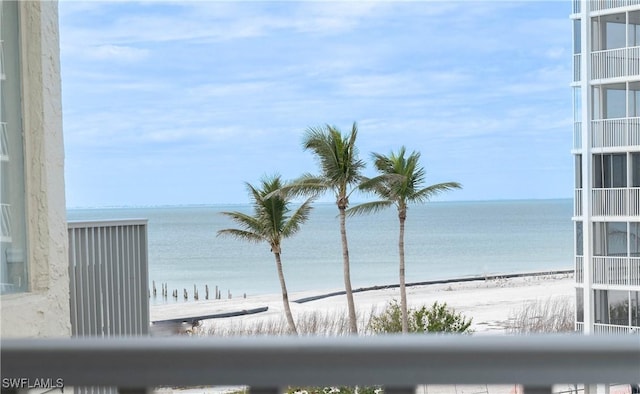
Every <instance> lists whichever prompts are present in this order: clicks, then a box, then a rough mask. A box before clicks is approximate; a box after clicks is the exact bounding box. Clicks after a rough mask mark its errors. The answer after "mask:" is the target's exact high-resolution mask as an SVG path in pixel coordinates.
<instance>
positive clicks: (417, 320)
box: [369, 300, 472, 334]
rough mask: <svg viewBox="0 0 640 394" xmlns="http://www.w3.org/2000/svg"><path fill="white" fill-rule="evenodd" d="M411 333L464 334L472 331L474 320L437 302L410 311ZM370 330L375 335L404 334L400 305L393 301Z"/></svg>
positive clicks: (376, 317)
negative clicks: (428, 306)
mask: <svg viewBox="0 0 640 394" xmlns="http://www.w3.org/2000/svg"><path fill="white" fill-rule="evenodd" d="M408 317H409V322H408V323H409V332H412V333H426V332H428V333H464V334H469V333H471V332H472V330H471V329H470V328H469V327H471V322H472V319H467V318H466V317H465V316H464V315H463V314H461V313H456V312H455V310H453V309H451V308H449V307H448V306H447V304H446V303H442V304H440V303H438V302H437V301H436V302H434V303H433V305H431V307H430V308H427V307H426V306H424V305H423V306H422V307H421V308H419V309H409V311H408ZM369 328H370V329H371V331H373V332H374V333H375V334H390V333H398V332H402V320H401V311H400V305H398V301H397V300H393V301H391V302H390V303H389V305H387V307H386V308H385V310H384V311H383V312H382V314H380V315H378V316H373V317H372V318H371V321H370V322H369Z"/></svg>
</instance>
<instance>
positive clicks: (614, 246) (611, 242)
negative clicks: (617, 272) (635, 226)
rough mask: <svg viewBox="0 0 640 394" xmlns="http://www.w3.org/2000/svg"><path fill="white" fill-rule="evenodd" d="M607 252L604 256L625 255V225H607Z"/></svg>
mask: <svg viewBox="0 0 640 394" xmlns="http://www.w3.org/2000/svg"><path fill="white" fill-rule="evenodd" d="M606 247H607V251H606V254H605V256H626V255H627V223H624V222H609V223H607V245H606Z"/></svg>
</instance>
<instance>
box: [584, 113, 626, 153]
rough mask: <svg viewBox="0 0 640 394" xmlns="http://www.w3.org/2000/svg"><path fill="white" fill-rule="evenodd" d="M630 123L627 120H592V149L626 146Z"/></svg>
mask: <svg viewBox="0 0 640 394" xmlns="http://www.w3.org/2000/svg"><path fill="white" fill-rule="evenodd" d="M628 123H629V122H628V121H627V118H615V119H598V120H592V121H591V133H592V134H591V136H592V144H593V145H592V147H593V148H606V147H612V146H625V145H626V144H627V138H626V136H627V125H628Z"/></svg>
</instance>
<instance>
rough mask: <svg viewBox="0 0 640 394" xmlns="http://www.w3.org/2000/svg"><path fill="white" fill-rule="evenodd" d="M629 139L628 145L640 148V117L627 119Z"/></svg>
mask: <svg viewBox="0 0 640 394" xmlns="http://www.w3.org/2000/svg"><path fill="white" fill-rule="evenodd" d="M638 63H640V60H639V61H638ZM627 137H628V140H627V144H628V145H631V146H640V117H635V118H627Z"/></svg>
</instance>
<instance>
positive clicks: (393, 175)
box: [348, 146, 462, 333]
mask: <svg viewBox="0 0 640 394" xmlns="http://www.w3.org/2000/svg"><path fill="white" fill-rule="evenodd" d="M406 154H407V152H406V148H405V147H404V146H403V147H401V148H400V149H399V150H398V152H397V153H396V152H391V153H390V154H389V155H383V154H380V153H372V158H373V163H374V166H375V168H376V170H377V171H378V174H379V175H378V176H376V177H374V178H366V179H363V180H362V182H361V183H360V186H359V188H360V190H364V191H367V192H372V193H374V194H375V195H376V196H377V197H378V198H379V200H377V201H370V202H366V203H363V204H359V205H356V206H354V207H352V208H350V209H349V210H348V214H349V215H358V214H366V213H374V212H377V211H379V210H381V209H385V208H387V207H390V206H392V205H395V207H396V208H397V210H398V221H399V236H398V254H399V280H400V314H401V324H402V330H401V332H402V333H407V332H409V316H408V311H407V290H406V275H405V249H404V233H405V222H406V220H407V209H408V206H409V204H416V203H425V202H427V201H429V200H430V199H431V198H432V197H434V196H436V195H438V194H440V193H443V192H446V191H449V190H453V189H460V188H462V185H460V184H459V183H458V182H443V183H437V184H433V185H428V186H425V177H426V171H425V169H424V167H422V166H420V163H419V160H420V152H416V151H414V152H411V153H410V154H408V156H405V155H406Z"/></svg>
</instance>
